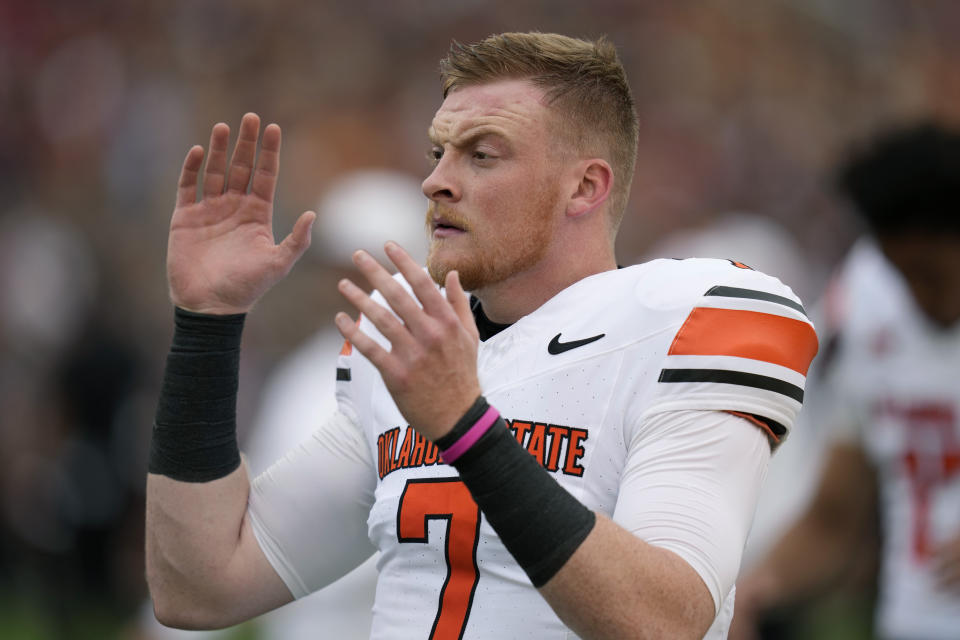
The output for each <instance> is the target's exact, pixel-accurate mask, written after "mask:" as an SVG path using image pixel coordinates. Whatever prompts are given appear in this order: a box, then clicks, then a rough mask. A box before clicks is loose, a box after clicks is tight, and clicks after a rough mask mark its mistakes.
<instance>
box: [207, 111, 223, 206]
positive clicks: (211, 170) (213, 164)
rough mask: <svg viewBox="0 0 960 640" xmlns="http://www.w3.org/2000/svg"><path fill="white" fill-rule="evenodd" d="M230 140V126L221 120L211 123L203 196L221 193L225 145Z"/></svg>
mask: <svg viewBox="0 0 960 640" xmlns="http://www.w3.org/2000/svg"><path fill="white" fill-rule="evenodd" d="M229 142H230V127H228V126H227V125H226V124H225V123H223V122H218V123H217V124H215V125H213V129H212V130H211V131H210V153H209V155H208V156H207V166H206V168H205V169H204V171H203V196H204V197H205V198H206V197H208V196H218V195H220V194H221V193H223V182H224V180H225V178H226V172H227V145H228V144H229Z"/></svg>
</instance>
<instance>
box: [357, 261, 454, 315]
mask: <svg viewBox="0 0 960 640" xmlns="http://www.w3.org/2000/svg"><path fill="white" fill-rule="evenodd" d="M353 263H354V264H355V265H356V266H357V269H358V270H359V271H360V273H362V274H363V276H364V277H365V278H366V279H367V282H369V283H370V286H372V287H373V288H374V289H376V290H377V291H379V292H380V293H381V294H382V295H383V297H384V298H385V299H386V301H387V304H389V305H390V308H391V309H393V310H394V311H395V312H396V314H397V315H398V316H400V317H401V318H402V319H403V322H405V323H406V324H407V325H409V327H410V329H411V330H413V331H415V332H418V333H419V332H420V331H421V330H422V329H423V327H424V323H425V321H426V317H425V315H424V312H423V310H421V309H420V306H419V305H418V304H417V302H416V300H415V299H414V298H413V296H411V295H410V294H409V293H407V291H406V289H404V288H403V286H402V285H401V284H400V283H399V282H397V281H396V280H395V279H394V278H393V276H391V275H390V272H388V271H387V270H386V269H384V268H383V266H382V265H381V264H380V263H379V262H377V261H376V260H375V259H374V258H373V257H372V256H371V255H370V254H368V253H367V252H366V251H357V252H355V253H354V254H353ZM408 282H409V280H408ZM434 289H436V288H435V287H434ZM378 306H379V305H378ZM361 311H362V309H361ZM368 317H370V319H371V320H375V318H374V317H372V316H368ZM378 328H379V326H378ZM381 330H382V329H381Z"/></svg>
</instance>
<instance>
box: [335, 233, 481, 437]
mask: <svg viewBox="0 0 960 640" xmlns="http://www.w3.org/2000/svg"><path fill="white" fill-rule="evenodd" d="M385 251H386V254H387V257H389V258H390V261H391V262H393V264H394V265H396V267H397V269H398V270H399V271H400V273H401V274H402V275H403V277H404V278H405V279H406V281H407V282H408V283H409V284H410V287H411V288H412V289H413V292H414V295H415V296H416V298H414V297H413V296H411V295H410V294H409V293H408V292H407V291H406V289H404V288H403V286H402V285H401V284H400V283H399V282H397V281H396V280H395V279H394V278H393V277H392V276H391V275H390V273H389V272H388V271H387V270H386V269H384V268H383V266H382V265H380V263H378V262H377V261H376V260H375V259H374V258H373V257H372V256H370V254H368V253H366V252H365V251H357V252H356V253H354V255H353V261H354V264H356V266H357V268H358V269H359V270H360V272H361V273H362V274H363V275H364V277H365V278H366V279H367V281H368V282H369V283H370V285H371V286H373V287H374V288H375V289H377V290H378V291H379V292H380V293H381V294H382V295H383V297H384V298H385V299H386V301H387V303H388V304H389V305H390V309H392V310H393V312H394V313H396V315H394V313H391V312H390V309H387V308H386V307H384V306H382V305H380V304H378V303H377V302H375V301H374V300H372V299H371V298H370V296H369V295H367V293H365V292H364V291H363V290H362V289H361V288H360V287H358V286H357V285H356V284H354V283H353V282H351V281H350V280H348V279H344V280H341V281H340V283H339V290H340V293H341V294H343V296H344V297H345V298H346V299H347V300H348V301H350V303H351V304H352V305H353V306H354V307H356V308H357V310H358V311H359V312H360V313H361V314H363V315H364V316H366V317H367V318H368V319H369V320H370V321H371V322H372V323H373V324H374V326H375V327H376V328H377V329H378V330H379V331H380V333H382V334H383V335H384V337H385V338H386V339H387V340H389V341H390V349H389V351H388V350H387V349H385V348H384V347H382V346H380V344H378V343H377V342H376V341H375V340H373V339H372V338H371V337H370V336H368V335H366V334H365V333H364V332H363V331H361V330H360V328H359V323H357V322H354V321H353V320H352V319H351V318H350V316H348V315H347V314H346V313H343V312H341V313H338V314H337V316H336V319H335V321H336V324H337V329H339V330H340V333H341V334H342V335H343V337H344V338H346V339H347V340H349V341H350V343H351V344H352V345H353V346H354V347H355V348H356V349H357V350H359V351H360V353H362V354H363V355H364V356H366V358H367V359H368V360H369V361H370V362H371V363H373V365H374V366H375V367H376V368H377V369H378V370H379V371H380V375H381V376H382V377H383V381H384V382H385V383H386V385H387V389H388V390H389V391H390V395H391V396H393V400H394V402H396V404H397V407H398V408H399V409H400V413H402V414H403V417H404V418H406V419H407V421H408V422H409V423H410V425H412V426H413V427H414V428H415V429H417V431H419V432H420V433H422V434H423V435H424V436H425V437H427V438H428V439H430V440H436V439H438V438H440V437H441V436H443V435H445V434H446V433H447V432H448V431H450V429H451V428H452V427H453V425H454V424H456V422H457V420H459V419H460V418H461V416H463V414H464V413H466V411H467V409H469V408H470V406H471V405H472V404H473V402H474V401H475V400H476V399H477V396H479V395H480V393H481V391H480V382H479V380H478V378H477V345H478V343H479V334H478V332H477V326H476V323H475V322H474V319H473V314H472V313H471V311H470V300H469V297H468V296H467V294H466V293H465V292H464V290H463V287H461V286H460V278H459V276H458V275H457V272H456V271H451V272H450V273H449V274H447V278H446V282H445V288H446V298H444V296H443V294H441V293H440V290H439V289H438V288H437V286H436V285H435V284H434V282H433V280H432V279H431V278H430V276H429V275H428V274H427V273H426V272H425V271H424V270H423V269H422V268H421V267H420V265H418V264H417V263H416V261H414V260H413V258H411V257H410V255H409V254H407V252H406V251H404V250H403V249H402V248H401V247H400V246H399V245H397V244H395V243H393V242H388V243H387V244H386V246H385ZM418 301H419V304H418ZM421 305H422V306H421ZM398 317H399V319H398Z"/></svg>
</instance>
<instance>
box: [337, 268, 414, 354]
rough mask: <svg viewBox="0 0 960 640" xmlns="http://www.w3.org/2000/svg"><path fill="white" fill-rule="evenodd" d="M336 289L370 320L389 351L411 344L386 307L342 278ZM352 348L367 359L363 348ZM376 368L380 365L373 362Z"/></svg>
mask: <svg viewBox="0 0 960 640" xmlns="http://www.w3.org/2000/svg"><path fill="white" fill-rule="evenodd" d="M337 289H338V290H339V291H340V293H341V294H342V295H343V297H344V298H346V299H347V301H349V302H350V304H352V305H353V306H354V308H355V309H356V310H357V311H359V312H360V313H361V314H362V315H364V316H366V317H367V318H369V319H370V322H372V323H373V325H374V326H375V327H376V328H377V329H378V330H379V331H380V333H382V334H383V336H384V337H385V338H386V339H387V340H389V341H390V346H391V351H394V350H397V349H402V348H403V347H405V346H408V345H410V344H411V336H410V333H409V331H407V328H406V326H405V325H404V324H403V323H402V322H401V321H400V320H399V319H398V318H397V317H396V316H395V315H393V313H392V312H391V311H390V309H388V308H387V307H385V306H383V305H381V304H378V303H377V302H375V301H374V300H373V298H371V297H370V296H369V295H367V293H366V292H365V291H364V290H363V289H361V288H360V287H358V286H357V285H355V284H354V283H352V282H350V280H348V279H346V278H344V279H343V280H341V281H340V282H339V283H338V284H337ZM354 346H355V347H357V348H358V349H360V352H361V353H363V355H365V356H367V357H368V358H369V355H367V353H366V352H365V351H364V350H363V348H362V347H361V346H360V345H359V344H356V343H354ZM370 361H371V362H373V363H374V364H375V365H377V366H378V367H379V366H380V363H377V362H374V361H373V359H372V358H371V359H370Z"/></svg>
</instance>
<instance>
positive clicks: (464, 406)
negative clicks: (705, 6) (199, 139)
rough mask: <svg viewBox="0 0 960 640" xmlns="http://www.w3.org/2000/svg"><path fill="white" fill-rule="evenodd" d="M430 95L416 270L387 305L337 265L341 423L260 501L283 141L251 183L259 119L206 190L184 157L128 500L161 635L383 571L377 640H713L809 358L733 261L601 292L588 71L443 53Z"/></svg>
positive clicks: (521, 50)
mask: <svg viewBox="0 0 960 640" xmlns="http://www.w3.org/2000/svg"><path fill="white" fill-rule="evenodd" d="M442 76H443V102H442V104H441V105H440V108H439V110H438V111H437V113H436V115H435V116H434V118H433V121H432V123H431V125H430V128H429V132H428V133H429V140H430V145H431V147H430V154H429V155H430V158H431V159H432V163H433V167H432V171H431V173H430V175H429V176H428V177H427V178H426V180H424V182H423V192H424V194H425V195H426V196H427V197H428V198H429V200H430V204H429V207H428V210H427V212H426V223H427V227H428V232H429V234H430V240H431V244H430V249H429V254H428V258H427V265H426V269H424V268H422V267H421V266H419V265H418V264H417V263H416V262H415V261H414V260H412V259H411V258H410V256H409V255H408V254H407V253H406V252H405V251H404V250H403V249H402V248H401V247H400V246H398V245H397V244H394V243H387V245H386V247H385V251H386V255H387V257H388V258H389V260H390V261H391V262H392V263H393V265H394V267H395V268H396V269H397V274H396V275H395V276H391V275H390V273H389V272H388V271H387V269H386V268H384V266H383V265H382V264H380V263H379V262H378V261H377V260H375V259H373V258H372V257H371V256H370V255H369V254H368V253H366V252H363V251H358V252H356V253H355V254H354V263H355V265H356V267H357V269H358V270H359V272H360V273H361V274H362V275H363V277H364V278H365V279H366V281H367V283H368V284H369V285H371V286H372V287H373V288H374V289H375V291H374V292H373V293H372V294H370V295H368V294H367V293H366V292H365V290H364V289H363V288H361V287H360V286H358V285H357V284H354V283H353V282H351V281H349V280H343V281H341V282H340V284H339V290H340V292H341V293H342V294H343V295H344V297H345V298H346V299H347V300H348V301H349V302H350V303H351V304H352V305H353V306H354V307H355V308H356V310H357V311H358V312H359V315H358V316H357V317H355V318H351V317H350V316H348V315H347V314H345V313H341V314H338V315H337V317H336V320H335V321H336V326H337V327H338V329H339V330H340V332H341V334H342V335H343V336H344V337H345V338H346V343H345V344H344V347H343V350H342V351H341V355H340V358H339V361H338V362H337V364H336V370H335V374H336V378H337V381H338V389H337V400H338V409H337V411H336V413H335V414H334V415H333V416H331V417H330V418H329V420H327V422H326V423H325V424H324V425H323V426H322V427H320V428H319V429H318V431H316V432H315V433H314V435H313V436H312V437H311V438H310V439H309V440H308V441H307V442H305V443H304V444H303V445H301V446H300V447H298V448H296V449H295V450H293V451H292V452H291V453H289V454H288V455H286V456H285V457H284V458H283V459H282V460H280V461H278V462H277V463H276V464H275V465H273V466H272V467H271V468H269V469H268V470H267V471H265V472H264V473H263V474H262V475H261V476H259V477H258V478H257V479H256V480H254V481H253V483H252V484H251V482H250V481H249V479H248V476H247V472H246V468H245V466H244V464H243V462H242V459H241V457H240V455H239V452H238V451H237V446H236V438H235V416H234V413H233V402H234V399H235V394H236V369H237V363H238V359H239V344H240V336H241V331H242V326H243V321H244V314H246V313H247V312H249V311H250V309H251V308H252V306H253V305H254V303H255V302H256V301H257V299H258V298H259V297H260V296H261V295H262V294H263V293H264V292H265V291H266V290H267V289H268V288H269V287H270V286H272V285H273V284H274V283H276V282H277V281H278V280H279V279H280V278H281V277H282V276H283V275H284V274H285V273H286V272H287V271H288V270H289V269H290V268H291V266H292V264H293V263H294V261H295V260H296V259H297V257H298V256H299V255H300V254H301V253H302V252H303V251H304V250H305V248H306V246H307V244H308V238H309V229H310V225H311V223H312V221H313V217H314V216H313V214H312V213H311V212H307V213H304V214H303V215H302V216H301V217H300V218H299V219H298V221H297V222H296V224H295V225H294V229H293V231H292V233H291V234H290V235H289V236H287V238H285V239H284V240H283V241H282V242H280V243H279V244H275V243H274V240H273V236H272V231H271V226H270V223H271V207H272V199H273V193H274V188H275V185H276V176H277V170H278V157H279V148H280V129H279V127H277V126H276V125H269V126H267V127H266V128H265V130H264V131H263V136H262V140H261V141H260V154H259V158H258V159H257V160H256V161H254V158H255V152H256V149H257V145H258V138H259V118H258V117H257V116H255V115H253V114H248V115H247V116H245V117H244V118H243V121H242V122H241V125H240V132H239V139H238V142H237V143H236V147H235V149H234V152H233V157H232V159H231V160H230V161H229V163H228V161H227V147H228V144H227V140H228V129H227V127H226V125H224V124H218V125H216V126H214V128H213V131H212V134H211V140H210V145H209V152H208V153H207V155H208V157H207V160H206V167H205V168H203V156H204V155H205V151H204V149H203V148H202V147H199V146H197V147H194V148H193V149H191V150H190V151H189V152H188V154H187V157H186V159H185V162H184V166H183V171H182V175H181V179H180V185H179V191H178V201H177V207H176V209H175V210H174V214H173V219H172V222H171V229H170V236H169V249H168V278H169V283H170V293H171V298H172V300H173V302H174V304H175V307H176V311H175V317H176V330H175V334H174V339H173V345H172V347H171V352H170V355H169V357H168V361H167V369H166V373H165V379H164V387H163V391H162V394H161V398H160V402H159V407H158V412H157V419H156V423H155V428H154V438H153V443H152V453H151V469H150V471H151V472H150V475H149V477H148V498H147V501H148V516H147V555H148V560H147V573H148V579H149V582H150V586H151V591H152V594H153V598H154V602H155V607H156V612H157V615H158V617H159V618H160V619H161V620H163V621H165V622H167V623H170V624H174V625H178V626H186V627H200V626H218V625H225V624H230V623H233V622H236V621H237V620H241V619H244V618H247V617H250V616H254V615H257V614H259V613H261V612H263V611H266V610H268V609H271V608H273V607H277V606H280V605H282V604H284V603H285V602H288V601H290V600H291V599H293V598H299V597H302V596H304V595H306V594H308V593H310V592H311V591H314V590H316V589H318V588H320V587H322V586H323V585H325V584H328V583H329V582H330V581H332V580H335V579H336V578H337V577H339V576H340V575H342V574H344V573H345V572H347V571H349V570H350V569H351V568H353V567H355V566H357V565H358V564H359V563H361V562H363V561H364V560H365V559H366V558H368V557H369V556H370V555H371V554H372V553H373V551H374V550H375V549H376V550H379V552H380V558H379V561H378V570H379V578H378V585H377V591H376V600H375V604H374V612H373V623H372V630H371V637H373V638H391V639H395V638H435V639H438V640H441V639H442V640H448V639H460V638H462V639H480V638H521V637H537V638H571V637H584V638H627V637H670V638H700V637H705V636H706V637H712V638H719V637H723V636H724V635H725V633H726V630H727V627H728V625H729V622H730V618H731V616H732V610H733V591H734V588H733V584H734V579H735V577H736V574H737V570H738V566H739V558H740V554H741V552H742V550H743V546H744V541H745V538H746V535H747V531H748V529H749V526H750V522H751V518H752V514H753V510H754V505H755V502H756V498H757V493H758V491H759V487H760V485H761V483H762V480H763V477H764V473H765V470H766V466H767V463H768V460H769V457H770V455H771V449H772V447H774V446H776V445H777V443H778V442H780V441H781V440H782V439H783V438H784V437H785V436H786V435H787V433H788V431H789V429H790V427H791V425H792V424H793V422H794V420H795V418H796V415H797V412H798V410H799V408H800V405H801V402H802V398H803V388H804V384H805V377H806V372H807V368H808V366H809V364H810V361H811V359H812V358H813V356H814V354H815V352H816V349H817V340H816V336H815V333H814V330H813V327H812V325H811V323H810V321H809V320H808V319H807V316H806V313H805V311H804V309H803V306H802V305H801V303H800V301H799V300H798V299H797V298H796V296H795V295H794V294H793V293H792V292H791V291H790V289H789V288H788V287H787V286H785V285H783V284H782V283H780V282H779V281H778V280H776V279H774V278H771V277H769V276H766V275H763V274H761V273H759V272H756V271H753V270H751V269H750V268H749V267H747V266H746V265H743V264H741V263H738V262H734V261H727V260H715V259H688V260H677V261H674V260H657V261H653V262H650V263H646V264H643V265H639V266H634V267H629V268H625V269H618V268H617V263H616V259H615V256H614V240H615V237H616V231H617V228H618V226H619V223H620V220H621V217H622V215H623V212H624V209H625V206H626V202H627V197H628V194H629V186H630V179H631V176H632V174H633V164H634V158H635V151H636V144H637V119H636V115H635V112H634V107H633V100H632V97H631V94H630V90H629V87H628V85H627V82H626V76H625V73H624V70H623V68H622V66H621V64H620V62H619V59H618V57H617V54H616V51H615V49H614V47H613V46H612V44H610V43H609V42H608V41H606V40H604V39H601V40H599V41H595V42H591V41H584V40H578V39H573V38H568V37H565V36H560V35H553V34H539V33H528V34H500V35H496V36H491V37H489V38H487V39H485V40H483V41H481V42H479V43H476V44H473V45H468V46H464V45H460V44H457V43H455V44H454V45H453V46H452V47H451V51H450V53H449V55H448V56H447V58H446V59H445V60H444V61H443V63H442ZM201 169H203V188H202V191H201V193H199V201H198V198H197V196H198V193H197V192H198V177H199V176H200V173H201ZM467 291H469V292H470V294H468V293H467ZM333 373H334V372H333V371H331V375H332V374H333Z"/></svg>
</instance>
